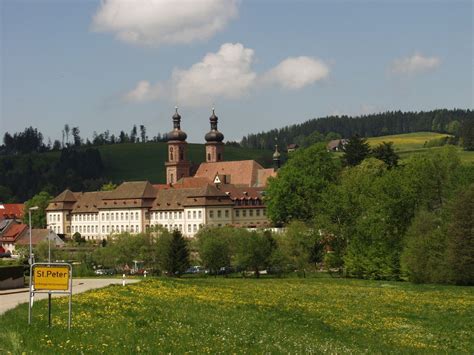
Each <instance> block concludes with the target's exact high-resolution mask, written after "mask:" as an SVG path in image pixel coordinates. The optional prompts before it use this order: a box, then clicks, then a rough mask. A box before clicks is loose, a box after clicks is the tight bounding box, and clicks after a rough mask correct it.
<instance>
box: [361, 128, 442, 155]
mask: <svg viewBox="0 0 474 355" xmlns="http://www.w3.org/2000/svg"><path fill="white" fill-rule="evenodd" d="M446 136H449V134H441V133H434V132H416V133H407V134H396V135H392V136H382V137H372V138H368V139H367V142H369V144H370V145H371V146H375V145H378V144H380V143H382V142H393V145H394V146H395V149H396V150H399V151H404V150H415V149H421V148H423V145H424V144H425V142H428V141H430V140H432V139H437V138H442V137H446Z"/></svg>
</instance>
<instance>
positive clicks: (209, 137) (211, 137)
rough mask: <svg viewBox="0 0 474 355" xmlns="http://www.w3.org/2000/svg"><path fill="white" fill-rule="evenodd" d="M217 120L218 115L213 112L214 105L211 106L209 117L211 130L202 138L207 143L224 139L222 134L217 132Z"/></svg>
mask: <svg viewBox="0 0 474 355" xmlns="http://www.w3.org/2000/svg"><path fill="white" fill-rule="evenodd" d="M217 120H218V117H217V116H216V113H215V112H214V107H213V108H212V115H211V117H209V121H210V122H211V130H210V131H209V132H208V133H207V134H206V136H205V137H204V139H205V140H206V142H208V143H211V142H222V141H223V140H224V135H223V134H222V133H221V132H219V130H218V129H217Z"/></svg>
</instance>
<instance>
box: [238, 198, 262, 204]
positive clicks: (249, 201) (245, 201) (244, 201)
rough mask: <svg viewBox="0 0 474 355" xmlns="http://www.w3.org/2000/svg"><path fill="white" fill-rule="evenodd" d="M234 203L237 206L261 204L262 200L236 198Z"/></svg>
mask: <svg viewBox="0 0 474 355" xmlns="http://www.w3.org/2000/svg"><path fill="white" fill-rule="evenodd" d="M235 202H236V205H237V206H260V205H262V201H260V200H252V199H249V200H236V201H235Z"/></svg>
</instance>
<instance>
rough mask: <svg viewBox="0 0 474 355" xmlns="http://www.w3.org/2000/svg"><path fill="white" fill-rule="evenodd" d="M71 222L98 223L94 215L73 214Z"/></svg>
mask: <svg viewBox="0 0 474 355" xmlns="http://www.w3.org/2000/svg"><path fill="white" fill-rule="evenodd" d="M72 220H73V221H74V222H87V221H98V217H97V214H96V213H83V214H73V215H72Z"/></svg>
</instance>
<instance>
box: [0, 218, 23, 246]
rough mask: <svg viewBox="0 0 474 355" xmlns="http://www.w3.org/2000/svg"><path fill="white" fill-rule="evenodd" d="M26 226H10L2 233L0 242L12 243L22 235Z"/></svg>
mask: <svg viewBox="0 0 474 355" xmlns="http://www.w3.org/2000/svg"><path fill="white" fill-rule="evenodd" d="M27 228H28V226H27V225H26V224H22V223H20V224H16V223H14V224H12V225H10V226H9V227H8V229H7V230H6V231H5V232H3V234H2V235H1V236H0V241H1V242H14V241H15V240H17V239H18V237H19V236H20V234H21V233H23V232H24V231H25V230H26V229H27Z"/></svg>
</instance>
